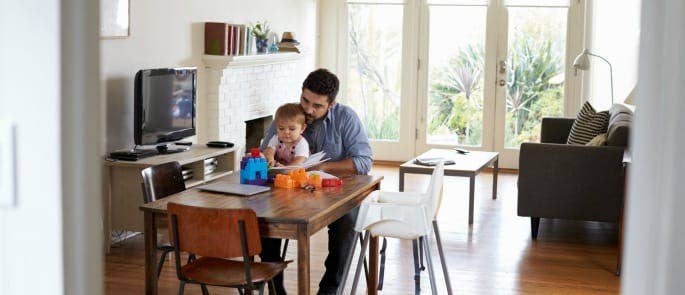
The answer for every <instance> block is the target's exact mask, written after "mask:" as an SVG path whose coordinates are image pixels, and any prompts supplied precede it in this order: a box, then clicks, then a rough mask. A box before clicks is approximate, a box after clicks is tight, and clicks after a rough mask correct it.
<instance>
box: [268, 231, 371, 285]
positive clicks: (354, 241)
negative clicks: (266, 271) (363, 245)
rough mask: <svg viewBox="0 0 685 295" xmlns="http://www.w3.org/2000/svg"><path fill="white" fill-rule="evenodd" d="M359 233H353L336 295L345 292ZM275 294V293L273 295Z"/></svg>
mask: <svg viewBox="0 0 685 295" xmlns="http://www.w3.org/2000/svg"><path fill="white" fill-rule="evenodd" d="M361 235H362V234H361V233H355V237H354V239H352V246H351V247H350V252H349V253H348V254H347V262H345V269H343V277H342V280H341V281H340V286H338V291H337V292H336V294H337V295H342V294H343V292H344V290H345V283H346V282H347V275H348V274H349V272H350V266H351V265H352V259H353V257H354V250H355V248H357V237H356V236H359V237H360V238H361ZM274 294H275V293H274Z"/></svg>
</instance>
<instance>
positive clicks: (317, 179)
mask: <svg viewBox="0 0 685 295" xmlns="http://www.w3.org/2000/svg"><path fill="white" fill-rule="evenodd" d="M321 180H322V179H321V175H318V174H310V175H309V180H308V181H307V184H309V185H311V186H313V187H315V188H321Z"/></svg>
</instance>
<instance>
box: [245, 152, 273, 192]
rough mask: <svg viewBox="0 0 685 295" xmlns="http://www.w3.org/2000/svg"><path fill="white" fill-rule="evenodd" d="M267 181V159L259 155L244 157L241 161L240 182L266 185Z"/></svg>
mask: <svg viewBox="0 0 685 295" xmlns="http://www.w3.org/2000/svg"><path fill="white" fill-rule="evenodd" d="M267 181H268V176H267V163H266V159H264V158H262V157H260V156H259V155H257V157H254V156H245V157H243V159H242V160H241V161H240V183H242V184H255V185H266V183H267Z"/></svg>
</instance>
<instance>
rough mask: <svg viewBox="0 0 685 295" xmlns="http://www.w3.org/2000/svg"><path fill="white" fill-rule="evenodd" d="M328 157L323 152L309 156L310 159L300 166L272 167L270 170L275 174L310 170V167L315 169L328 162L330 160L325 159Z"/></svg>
mask: <svg viewBox="0 0 685 295" xmlns="http://www.w3.org/2000/svg"><path fill="white" fill-rule="evenodd" d="M324 157H326V153H325V152H323V151H321V152H318V153H316V154H313V155H309V158H307V160H306V161H304V163H302V164H299V165H291V166H279V167H270V168H269V169H270V170H271V171H273V172H276V173H286V172H288V171H290V170H294V169H309V168H310V167H314V166H316V165H319V164H321V163H323V162H326V161H328V160H329V158H324Z"/></svg>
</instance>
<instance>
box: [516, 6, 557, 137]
mask: <svg viewBox="0 0 685 295" xmlns="http://www.w3.org/2000/svg"><path fill="white" fill-rule="evenodd" d="M567 11H568V9H567V8H530V7H517V8H509V48H508V51H507V52H508V57H507V98H506V101H507V113H506V119H505V124H506V125H505V147H507V148H518V147H519V146H520V144H521V143H522V142H526V141H527V142H540V123H541V121H542V118H543V117H551V116H561V115H562V114H563V106H564V103H563V102H564V68H565V66H566V65H565V62H564V56H565V54H566V53H565V49H566V15H567Z"/></svg>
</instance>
